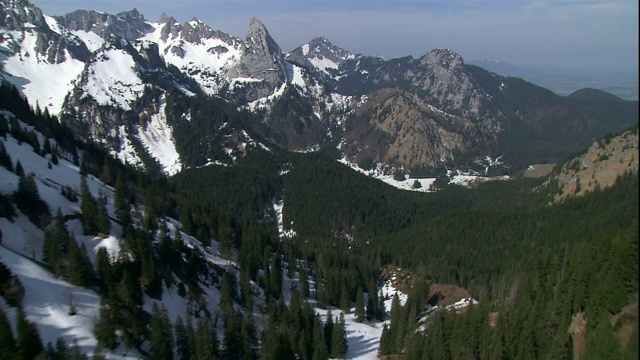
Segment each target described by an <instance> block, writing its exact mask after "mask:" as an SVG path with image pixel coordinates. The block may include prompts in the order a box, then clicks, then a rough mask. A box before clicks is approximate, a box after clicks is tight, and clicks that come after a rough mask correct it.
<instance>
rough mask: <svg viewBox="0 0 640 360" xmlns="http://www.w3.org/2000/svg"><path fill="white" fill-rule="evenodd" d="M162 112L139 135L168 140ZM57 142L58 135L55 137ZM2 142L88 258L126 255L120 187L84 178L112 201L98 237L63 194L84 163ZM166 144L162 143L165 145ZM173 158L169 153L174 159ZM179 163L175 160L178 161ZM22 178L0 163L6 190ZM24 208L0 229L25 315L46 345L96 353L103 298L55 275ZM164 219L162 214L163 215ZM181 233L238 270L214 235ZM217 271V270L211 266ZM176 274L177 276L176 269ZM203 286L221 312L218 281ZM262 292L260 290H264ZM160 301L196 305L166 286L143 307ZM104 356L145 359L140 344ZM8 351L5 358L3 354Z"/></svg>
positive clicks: (170, 223) (174, 309) (0, 250)
mask: <svg viewBox="0 0 640 360" xmlns="http://www.w3.org/2000/svg"><path fill="white" fill-rule="evenodd" d="M13 117H14V116H13V114H11V113H9V112H7V111H2V112H0V121H3V122H5V121H8V119H11V118H13ZM159 118H160V116H158V118H156V119H154V120H152V121H151V123H150V124H148V127H147V129H146V130H142V129H141V131H140V136H141V138H142V139H143V140H144V141H148V142H147V143H146V144H147V145H148V146H149V147H153V146H155V147H160V148H162V146H159V145H161V143H162V139H161V138H160V139H158V138H154V137H156V136H160V135H159V134H157V133H155V132H154V131H155V130H154V129H153V127H154V126H157V125H158V124H157V123H158V122H159V121H162V120H160V119H159ZM18 123H19V124H20V126H21V127H22V128H23V129H25V130H26V131H31V130H33V128H32V127H30V126H28V125H26V124H24V123H22V122H18ZM36 134H37V136H38V138H39V141H40V143H44V141H45V137H44V136H43V135H42V134H40V133H37V132H36ZM49 141H50V142H51V143H52V145H53V146H55V144H56V143H55V141H54V140H53V139H49ZM0 142H2V145H3V146H4V148H5V149H6V152H7V154H8V156H9V157H10V158H11V160H12V162H13V163H17V162H19V163H20V164H21V166H22V168H23V169H24V172H25V174H33V175H34V180H35V183H36V186H37V189H38V193H39V195H40V197H41V198H42V200H43V201H44V202H45V203H46V204H47V205H48V207H49V209H50V210H51V212H53V213H55V212H56V211H57V210H58V209H59V210H60V211H61V214H62V215H63V216H64V217H67V220H66V221H65V223H66V224H65V225H66V227H67V229H68V230H69V232H70V233H71V234H72V235H73V237H74V238H75V240H76V241H77V242H78V244H79V245H84V246H85V248H86V249H87V252H88V255H89V259H90V261H91V262H93V263H95V261H96V253H97V252H98V249H100V248H105V249H107V252H108V254H109V255H110V257H111V259H112V261H121V260H116V259H118V258H119V257H120V256H121V251H122V246H121V244H122V242H123V239H122V236H123V230H122V228H121V226H120V225H119V224H118V223H117V222H115V221H114V219H115V218H116V217H115V213H114V200H113V197H114V189H113V188H112V187H111V186H108V185H106V184H105V183H103V182H102V181H100V180H99V179H97V178H95V177H93V176H91V175H89V176H87V177H86V183H87V186H88V188H89V190H90V192H91V193H92V195H93V196H94V197H96V198H97V197H98V196H104V197H105V198H106V199H107V203H106V209H107V212H108V214H109V216H110V218H111V232H110V234H108V235H106V236H92V235H85V234H84V233H83V228H82V223H81V221H80V219H78V218H77V215H78V214H80V213H81V209H80V203H79V202H78V201H71V200H69V199H68V198H67V197H65V196H63V195H62V193H61V192H62V190H63V188H66V189H72V190H73V191H75V192H76V193H79V192H80V190H79V188H80V182H81V177H82V175H81V174H80V171H79V167H78V166H77V165H75V164H73V163H72V162H70V161H68V160H67V159H65V158H64V157H63V158H61V159H60V160H59V162H58V164H52V163H51V155H45V156H41V155H39V154H37V153H35V152H34V151H33V149H32V147H31V145H29V144H27V143H26V142H18V141H17V140H16V139H15V138H13V137H12V136H11V135H7V137H6V140H5V139H4V138H2V137H0ZM164 150H165V149H163V151H164ZM168 158H169V157H167V159H168ZM174 165H175V164H174ZM18 183H19V177H18V175H16V174H15V173H13V172H11V171H9V170H7V169H6V168H5V167H2V166H0V194H2V195H4V196H8V195H11V194H13V193H14V192H15V191H16V189H17V188H18ZM17 211H18V213H17V214H16V216H15V217H13V218H12V219H8V218H0V229H1V230H2V235H3V236H2V242H1V243H0V261H1V262H3V263H4V264H5V265H7V266H8V267H9V269H10V270H11V271H12V272H13V273H14V274H15V275H16V276H17V277H18V278H19V280H20V282H21V283H22V285H23V286H24V289H25V297H24V300H23V305H24V310H25V314H26V316H27V318H28V319H29V320H30V321H32V322H34V323H35V324H36V326H37V328H38V330H39V332H40V335H41V337H42V340H43V343H44V345H46V344H47V343H49V342H51V343H52V344H55V342H56V340H57V339H58V338H59V337H61V338H62V339H63V340H65V341H66V342H67V343H68V344H73V343H74V342H77V344H78V346H79V347H80V348H81V350H82V351H83V352H85V353H88V354H90V353H92V352H94V351H95V350H96V347H97V340H96V338H95V336H94V333H93V329H94V327H95V325H96V324H97V322H98V319H99V308H100V305H101V299H100V296H99V295H98V294H97V293H96V292H95V291H93V290H89V289H85V288H81V287H78V286H75V285H72V284H70V283H68V282H67V281H65V280H64V279H61V278H57V277H55V276H54V275H53V274H52V273H50V272H49V270H48V268H47V267H46V266H45V265H44V263H43V251H42V249H43V241H44V231H43V230H42V229H40V228H38V227H36V225H34V224H33V223H31V221H30V220H29V219H28V218H27V216H25V215H23V214H21V213H20V212H19V210H17ZM138 211H139V212H141V213H144V208H143V207H139V209H138ZM161 221H162V220H161ZM165 221H166V224H167V230H168V232H169V236H171V238H175V235H176V232H178V231H180V232H181V230H180V229H181V227H182V225H181V224H180V223H179V222H177V221H175V220H173V219H166V220H165ZM181 238H182V241H183V242H184V244H185V246H186V247H187V248H192V249H196V250H197V253H199V254H202V257H203V259H204V261H205V262H206V263H207V264H210V266H212V267H213V266H217V267H218V268H222V269H228V271H231V272H232V273H233V272H236V276H239V275H238V274H237V270H233V269H234V268H237V265H236V264H235V263H234V262H232V261H229V260H227V259H224V258H222V257H220V256H219V255H218V250H217V249H218V243H217V242H216V241H211V245H210V246H207V247H205V246H203V245H202V243H201V242H200V241H198V240H197V239H195V238H194V237H192V236H190V235H188V234H186V233H182V232H181ZM210 271H213V270H210ZM174 276H175V275H174ZM198 283H199V286H200V288H201V291H202V293H203V296H204V297H205V298H206V299H207V301H206V303H202V304H200V305H201V306H205V307H206V309H207V311H208V312H209V313H210V314H217V313H218V311H219V303H220V291H219V290H218V288H217V287H216V286H214V284H211V283H209V282H208V281H199V282H198ZM253 287H254V290H255V291H256V300H255V301H254V303H255V304H256V305H255V309H256V315H259V313H260V310H259V309H260V307H261V306H263V305H264V304H263V303H262V302H261V300H260V299H261V298H262V299H263V298H264V295H263V294H262V293H261V290H260V289H259V288H258V287H257V286H256V285H255V284H254V285H253ZM261 294H262V295H261ZM70 303H73V304H74V306H75V309H76V312H77V313H76V314H75V315H73V316H72V315H69V309H70ZM154 303H157V304H159V305H161V306H164V307H165V308H166V310H167V313H168V315H169V317H170V318H171V320H172V321H173V320H175V319H176V318H177V316H178V315H180V316H183V317H184V316H185V314H186V313H187V310H188V309H191V308H193V306H194V305H193V303H192V300H189V299H187V298H184V297H181V296H180V295H179V294H178V290H177V288H176V287H175V286H172V287H171V288H167V287H166V286H164V285H163V295H162V301H159V300H156V299H151V298H149V297H148V296H146V295H145V299H144V305H143V309H144V310H146V311H147V312H151V309H152V306H153V304H154ZM0 307H1V308H2V310H3V311H4V312H5V313H7V315H8V317H9V318H10V320H11V321H14V319H15V312H16V310H15V308H12V307H9V306H8V305H7V304H6V302H5V301H4V300H0ZM104 354H105V355H106V356H107V358H108V359H139V358H142V357H143V356H142V355H141V354H139V353H138V352H137V351H136V350H132V349H125V348H124V347H122V345H120V347H118V348H116V349H115V350H113V351H108V350H105V351H104ZM0 357H2V356H0Z"/></svg>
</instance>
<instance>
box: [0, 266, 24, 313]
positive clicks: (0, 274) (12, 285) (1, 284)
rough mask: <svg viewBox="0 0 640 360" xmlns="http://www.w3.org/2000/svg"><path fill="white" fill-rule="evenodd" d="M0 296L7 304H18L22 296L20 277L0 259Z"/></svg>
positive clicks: (22, 288)
mask: <svg viewBox="0 0 640 360" xmlns="http://www.w3.org/2000/svg"><path fill="white" fill-rule="evenodd" d="M0 296H2V297H3V298H4V300H5V301H6V302H7V305H9V306H12V307H14V306H18V305H20V304H21V303H22V299H23V298H24V287H23V286H22V283H21V282H20V279H19V278H18V277H17V276H16V275H14V274H13V273H12V272H11V269H9V268H8V267H7V266H6V265H5V264H4V263H3V262H1V261H0Z"/></svg>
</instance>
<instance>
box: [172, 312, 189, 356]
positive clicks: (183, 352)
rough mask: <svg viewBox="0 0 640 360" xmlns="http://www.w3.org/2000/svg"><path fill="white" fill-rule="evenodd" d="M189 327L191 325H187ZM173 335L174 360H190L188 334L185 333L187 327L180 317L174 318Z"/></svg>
mask: <svg viewBox="0 0 640 360" xmlns="http://www.w3.org/2000/svg"><path fill="white" fill-rule="evenodd" d="M189 326H191V325H190V324H189ZM191 331H192V332H193V329H191ZM173 333H174V334H175V340H176V359H177V360H189V359H190V358H191V357H190V353H191V352H190V346H189V334H188V332H187V327H186V325H185V323H184V321H183V320H182V317H181V316H180V315H178V317H177V318H176V322H175V324H174V329H173Z"/></svg>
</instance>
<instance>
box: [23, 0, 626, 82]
mask: <svg viewBox="0 0 640 360" xmlns="http://www.w3.org/2000/svg"><path fill="white" fill-rule="evenodd" d="M31 1H32V2H33V3H34V4H36V5H37V6H39V7H40V8H41V9H42V10H43V12H44V13H45V14H47V15H61V14H65V13H67V12H71V11H73V10H77V9H94V10H101V11H106V12H109V13H117V12H120V11H124V10H129V9H132V8H136V9H138V10H139V11H140V12H141V13H142V14H144V16H145V18H146V19H148V20H152V21H155V20H156V19H157V18H158V17H159V16H160V14H161V13H166V14H167V15H171V16H173V17H175V18H176V19H177V20H178V21H179V22H181V23H182V22H184V21H188V20H190V19H191V18H193V17H197V18H199V19H200V20H202V21H204V22H205V23H207V24H208V25H209V26H211V27H212V28H214V29H218V30H221V31H223V32H226V33H229V34H231V35H235V36H238V37H240V38H242V39H244V38H245V33H246V27H247V24H248V21H249V18H250V17H251V16H255V17H256V18H258V19H259V20H260V21H262V22H263V23H264V24H265V26H266V27H267V30H269V33H270V34H271V36H272V37H273V38H274V39H275V40H276V42H277V43H278V44H279V45H280V47H281V48H282V50H283V51H285V52H287V51H291V50H293V49H294V48H296V47H298V46H300V45H302V44H304V43H306V42H308V41H309V40H311V39H313V38H314V37H316V36H325V37H327V38H328V39H329V40H331V42H333V43H334V44H336V45H338V46H340V47H342V48H344V49H346V50H349V51H351V52H353V53H362V54H365V55H381V56H383V57H385V58H393V57H401V56H407V55H413V56H414V57H419V56H421V55H423V54H425V53H426V52H428V51H429V50H432V49H434V48H449V49H451V50H453V51H455V52H457V53H459V54H461V55H462V56H463V57H464V58H465V60H476V59H480V58H488V59H495V60H502V61H506V62H509V63H511V64H514V65H537V66H555V67H571V68H576V67H577V68H581V69H594V70H613V71H633V72H637V71H638V1H637V0H612V1H587V0H558V1H529V0H511V1H506V0H484V1H480V0H471V1H464V0H449V1H444V0H439V1H433V0H423V1H417V0H416V1H406V0H385V1H383V0H341V1H334V0H262V1H250V0H170V1H169V0H31Z"/></svg>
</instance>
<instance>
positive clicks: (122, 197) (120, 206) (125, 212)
mask: <svg viewBox="0 0 640 360" xmlns="http://www.w3.org/2000/svg"><path fill="white" fill-rule="evenodd" d="M113 203H114V204H113V205H114V211H115V213H116V217H118V219H120V221H121V222H122V223H123V225H125V226H126V225H128V224H130V223H131V216H130V214H129V203H128V202H127V184H126V180H125V177H124V172H123V171H122V170H120V169H118V174H117V175H116V186H115V193H114V195H113Z"/></svg>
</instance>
